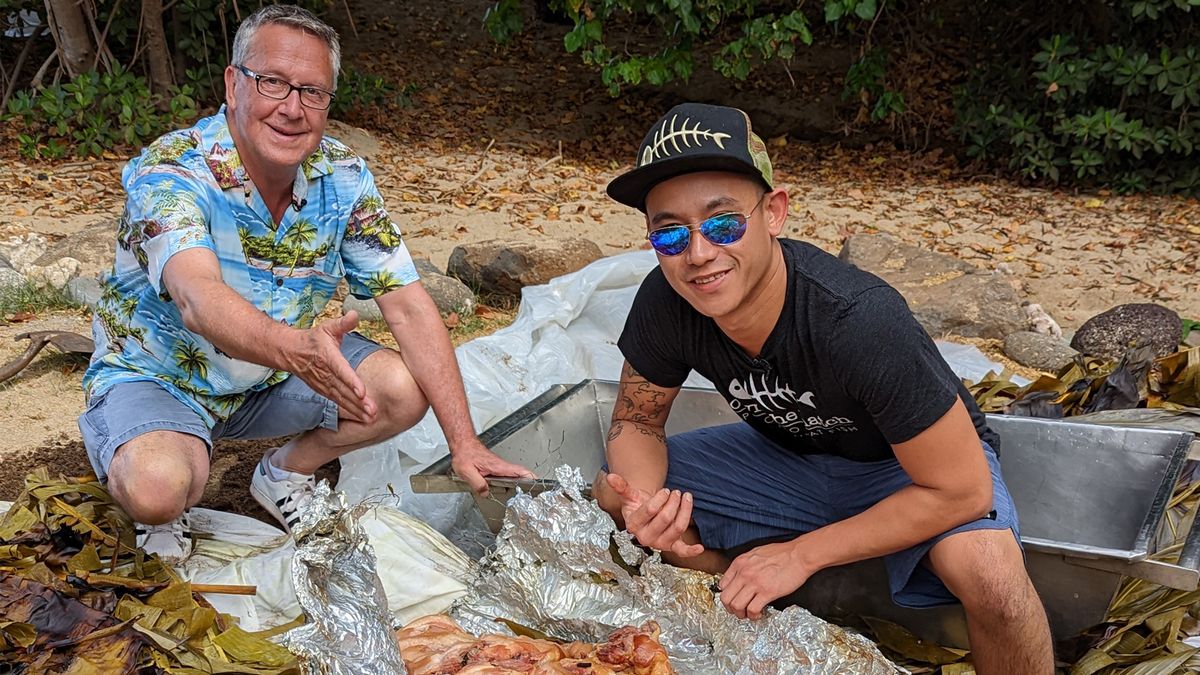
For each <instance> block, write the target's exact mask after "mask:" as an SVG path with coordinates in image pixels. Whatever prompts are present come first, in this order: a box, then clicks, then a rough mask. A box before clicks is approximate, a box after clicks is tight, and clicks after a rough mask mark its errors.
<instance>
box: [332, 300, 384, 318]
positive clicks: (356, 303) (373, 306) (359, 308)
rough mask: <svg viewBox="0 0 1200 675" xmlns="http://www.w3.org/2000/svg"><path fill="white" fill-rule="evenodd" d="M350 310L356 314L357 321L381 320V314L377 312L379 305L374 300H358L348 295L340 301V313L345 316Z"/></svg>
mask: <svg viewBox="0 0 1200 675" xmlns="http://www.w3.org/2000/svg"><path fill="white" fill-rule="evenodd" d="M350 310H354V311H356V312H358V320H359V321H382V320H383V314H381V313H380V312H379V304H378V303H377V302H375V301H374V300H360V299H358V298H356V297H354V296H353V295H348V296H346V299H345V300H343V301H342V313H343V314H347V313H349V312H350Z"/></svg>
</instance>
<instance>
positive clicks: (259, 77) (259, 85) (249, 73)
mask: <svg viewBox="0 0 1200 675" xmlns="http://www.w3.org/2000/svg"><path fill="white" fill-rule="evenodd" d="M233 67H234V68H237V69H238V70H239V71H241V73H242V74H243V75H245V76H246V77H249V78H250V79H252V80H254V89H255V90H256V91H258V93H260V94H262V95H263V96H266V97H267V98H269V99H272V100H275V101H284V100H287V97H289V96H291V95H292V92H293V91H295V92H299V94H300V105H302V106H304V107H305V108H308V109H310V110H329V107H330V106H332V105H333V99H335V98H337V95H336V94H334V93H333V92H331V91H326V90H324V89H322V88H320V87H312V86H303V87H297V86H296V85H294V84H292V83H291V82H288V81H287V80H284V79H283V78H281V77H276V76H274V75H263V74H262V73H256V72H254V71H253V70H250V69H249V68H247V67H246V66H243V65H242V64H240V63H235V64H233ZM264 79H267V80H276V81H278V82H279V83H280V84H282V85H285V86H286V87H287V88H288V90H287V93H285V94H284V95H283V96H276V95H275V94H271V93H268V92H265V91H263V80H264ZM306 91H310V92H314V91H315V92H319V93H321V94H324V95H325V96H328V97H329V100H328V101H327V102H326V103H325V106H324V107H320V106H315V105H311V104H309V103H306V102H305V101H304V92H306ZM310 95H311V94H310Z"/></svg>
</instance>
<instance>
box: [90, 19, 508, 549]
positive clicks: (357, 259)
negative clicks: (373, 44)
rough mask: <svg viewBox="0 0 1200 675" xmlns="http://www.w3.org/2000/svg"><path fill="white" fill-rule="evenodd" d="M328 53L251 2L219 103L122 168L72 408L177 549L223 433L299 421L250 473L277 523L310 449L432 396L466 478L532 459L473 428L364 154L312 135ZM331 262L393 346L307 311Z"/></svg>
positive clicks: (96, 453)
mask: <svg viewBox="0 0 1200 675" xmlns="http://www.w3.org/2000/svg"><path fill="white" fill-rule="evenodd" d="M339 61H340V50H339V46H338V38H337V34H336V33H335V32H334V30H333V29H332V28H330V27H329V26H327V25H325V24H324V23H322V22H321V21H319V20H318V19H317V18H316V17H314V16H313V15H312V14H310V13H309V12H308V11H306V10H303V9H300V8H297V7H291V6H286V5H271V6H267V7H264V8H263V9H261V10H259V11H258V12H256V13H255V14H253V15H251V16H249V17H248V18H247V19H246V20H245V21H244V22H243V23H242V25H241V26H240V27H239V29H238V32H237V35H236V37H235V39H234V45H233V63H232V64H230V65H229V66H228V67H227V68H226V69H225V90H226V99H225V105H224V106H223V107H222V108H221V109H220V110H219V111H218V112H217V114H216V115H214V116H212V117H209V118H206V119H202V120H200V121H199V122H198V123H197V124H196V125H195V126H194V127H192V128H190V129H185V130H181V131H177V132H174V133H170V134H167V135H165V136H163V137H162V138H160V139H158V140H157V141H155V142H154V143H152V144H151V145H150V146H149V147H147V148H146V149H145V150H144V151H143V152H142V154H141V156H140V157H138V158H136V159H134V160H132V161H131V162H130V163H129V164H128V166H126V168H125V171H124V174H123V176H122V180H123V183H124V186H125V190H126V192H127V194H128V198H127V200H126V205H125V213H124V215H123V216H122V218H121V224H120V231H119V234H118V241H117V259H116V264H115V266H114V269H113V271H112V273H111V274H110V275H109V277H108V278H107V279H106V280H105V282H104V286H105V292H104V295H103V298H102V300H101V303H100V306H99V307H98V308H97V311H96V320H95V324H94V335H95V339H96V345H97V348H96V353H95V354H94V355H93V358H92V363H91V366H90V367H89V368H88V371H87V374H86V376H85V378H84V388H85V390H86V392H87V396H88V407H87V410H86V412H85V413H84V414H83V415H82V416H81V417H80V422H79V426H80V429H81V431H82V433H83V437H84V441H85V444H86V446H87V450H88V456H89V458H90V460H91V462H92V465H93V466H94V467H95V469H96V471H97V473H98V475H99V476H100V477H101V478H102V479H105V480H107V483H108V488H109V491H110V492H111V493H112V495H113V497H114V498H115V499H116V501H117V502H118V503H119V504H120V505H121V506H122V507H123V508H125V510H126V511H127V512H128V513H129V514H130V515H131V516H132V517H133V519H134V520H135V521H136V522H137V523H139V525H138V543H139V544H140V545H142V546H143V547H145V548H146V549H147V550H150V551H153V552H157V553H160V554H161V555H163V556H164V557H165V558H168V559H171V560H176V561H177V560H179V559H181V558H183V557H185V556H186V555H187V554H188V553H189V552H190V539H189V531H188V526H187V513H186V511H187V509H188V507H190V506H192V505H194V504H196V503H197V502H198V501H199V500H200V497H201V495H202V493H203V490H204V485H205V482H206V480H207V478H208V470H209V459H210V452H211V447H212V442H213V440H215V439H218V438H272V437H278V436H285V435H291V434H297V433H298V434H299V435H298V436H296V437H294V438H293V439H291V440H290V441H289V442H288V443H286V444H285V445H283V446H282V447H279V448H276V449H274V450H272V451H270V452H268V453H266V455H265V456H264V457H263V458H262V461H261V462H260V463H259V465H258V467H257V468H256V469H255V471H254V475H253V478H252V482H251V488H250V490H251V493H252V494H253V496H254V497H255V499H256V500H257V501H258V502H259V503H261V504H262V506H263V508H265V509H266V510H267V511H268V512H269V513H271V515H272V516H274V517H275V518H276V519H277V520H279V522H280V524H281V525H282V526H283V527H284V528H285V529H289V530H290V528H291V526H292V525H293V524H294V523H295V521H296V518H297V517H298V515H297V514H298V512H299V509H300V508H301V507H302V506H303V505H304V504H305V503H306V501H307V500H308V499H309V496H310V494H311V490H312V486H313V472H314V471H315V470H316V469H317V468H318V467H320V466H321V465H323V464H325V463H326V462H329V461H331V460H333V459H335V458H337V457H339V456H341V455H344V454H346V453H348V452H350V451H352V450H354V449H356V448H360V447H363V446H365V445H369V444H372V443H376V442H379V441H382V440H384V439H387V438H389V437H391V436H393V435H395V434H397V433H399V432H401V431H403V430H405V429H407V428H409V427H411V426H412V425H413V424H415V423H416V422H417V421H418V420H420V419H421V418H422V417H423V416H424V415H425V413H426V411H427V410H428V409H429V407H430V406H432V408H433V410H434V413H435V414H436V416H437V419H438V421H439V423H440V424H441V426H442V429H443V431H444V432H445V435H446V439H447V442H448V444H449V447H450V452H451V454H452V455H453V462H454V468H455V470H456V471H457V472H458V473H459V474H460V475H461V476H463V477H464V478H465V479H466V480H467V481H468V482H469V483H470V484H471V486H472V487H473V488H474V489H476V490H477V491H480V492H485V491H486V490H487V486H486V482H485V480H484V478H483V475H486V474H493V475H501V476H529V475H531V474H530V473H529V472H528V471H526V470H525V469H523V468H521V467H520V466H517V465H514V464H510V463H508V462H505V461H503V460H501V459H499V458H498V457H496V456H495V455H494V454H492V453H491V452H490V451H489V450H488V449H487V448H485V447H484V446H483V445H482V444H481V443H480V442H479V439H478V437H477V436H476V435H475V431H474V428H473V426H472V424H471V418H470V415H469V413H468V408H467V401H466V395H465V393H464V389H463V384H462V378H461V376H460V374H459V371H458V365H457V363H456V361H455V358H454V351H453V349H452V347H451V344H450V340H449V338H448V336H447V334H446V329H445V327H444V326H443V324H442V322H441V319H440V317H439V315H438V311H437V309H436V307H435V306H434V304H433V302H432V300H431V299H430V297H429V295H428V294H427V293H426V291H425V290H424V289H423V288H422V286H421V284H420V282H419V280H418V277H417V272H416V270H415V268H414V267H413V263H412V259H411V258H410V256H409V253H408V250H407V249H406V248H405V245H404V242H403V241H402V240H401V237H400V230H399V228H398V227H397V226H396V225H395V224H394V223H393V222H392V221H391V220H390V219H389V218H388V215H387V212H386V211H385V210H384V207H383V200H382V199H381V198H380V195H379V192H378V191H377V190H376V188H375V183H374V180H373V178H372V176H371V172H370V171H368V170H367V167H366V165H365V163H364V162H363V160H362V159H360V158H359V157H357V156H355V154H354V153H353V152H352V151H351V150H349V149H348V148H347V147H346V146H344V145H342V144H341V143H338V142H337V141H335V140H333V139H330V138H325V137H324V136H323V134H324V131H325V123H326V120H327V117H328V109H329V106H330V104H331V102H332V100H333V92H334V91H335V90H336V87H337V72H338V67H339ZM341 279H346V280H347V281H348V282H349V286H350V292H351V293H353V294H354V295H355V296H358V297H361V298H374V299H375V301H376V302H377V303H378V305H379V308H380V311H381V312H382V314H383V317H384V319H385V320H386V321H387V324H388V327H389V328H390V330H391V333H392V335H393V336H394V337H395V339H396V342H397V344H398V345H399V347H400V350H399V352H397V351H393V350H391V349H385V348H382V347H381V346H380V345H378V344H376V343H374V342H371V341H370V340H367V339H366V338H364V337H361V336H359V335H358V334H356V333H352V332H351V331H352V330H353V329H354V327H355V326H356V325H357V322H358V320H357V317H356V316H355V314H354V313H353V312H351V313H350V314H347V315H346V316H343V317H341V318H336V319H330V320H328V321H325V322H322V323H320V324H316V317H317V316H318V315H319V314H320V312H321V310H322V308H323V307H325V305H326V303H327V302H328V301H329V300H330V298H331V297H332V295H333V292H334V289H335V287H336V285H337V284H338V282H339V281H340V280H341ZM314 324H316V325H314Z"/></svg>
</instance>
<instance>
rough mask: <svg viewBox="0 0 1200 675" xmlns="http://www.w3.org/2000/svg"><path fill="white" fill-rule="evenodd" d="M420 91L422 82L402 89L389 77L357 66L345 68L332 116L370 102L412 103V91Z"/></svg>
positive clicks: (388, 103)
mask: <svg viewBox="0 0 1200 675" xmlns="http://www.w3.org/2000/svg"><path fill="white" fill-rule="evenodd" d="M418 91H420V86H418V85H416V84H413V83H409V84H406V85H404V86H403V87H401V88H400V89H399V90H397V89H396V86H395V85H394V84H392V83H391V82H390V81H388V80H387V79H385V78H383V77H381V76H379V75H372V74H370V73H365V72H362V71H360V70H357V69H355V68H344V69H343V73H342V75H341V77H339V78H338V87H337V94H336V96H334V98H333V105H332V106H330V109H329V114H330V116H331V117H342V116H343V115H345V114H346V113H347V112H349V111H351V110H354V109H356V108H361V107H370V106H383V107H387V106H400V107H402V108H408V107H411V106H412V96H413V94H415V93H417V92H418Z"/></svg>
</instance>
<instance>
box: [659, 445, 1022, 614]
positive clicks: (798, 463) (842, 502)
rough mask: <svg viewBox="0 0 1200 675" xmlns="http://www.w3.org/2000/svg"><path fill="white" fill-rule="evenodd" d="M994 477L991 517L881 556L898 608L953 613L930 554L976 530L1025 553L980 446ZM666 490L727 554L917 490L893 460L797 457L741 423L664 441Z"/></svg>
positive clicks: (1008, 500) (1004, 493)
mask: <svg viewBox="0 0 1200 675" xmlns="http://www.w3.org/2000/svg"><path fill="white" fill-rule="evenodd" d="M983 448H984V452H985V454H986V455H987V460H988V466H990V467H991V473H992V508H993V512H992V513H991V514H989V515H988V516H987V517H985V518H981V519H979V520H976V521H973V522H970V523H966V524H964V525H960V526H958V527H956V528H954V529H952V530H950V531H948V532H944V533H942V534H940V535H938V536H936V537H934V538H932V539H930V540H928V541H925V542H923V543H921V544H918V545H916V546H913V547H912V548H908V549H905V550H903V551H898V552H896V553H893V554H891V555H887V556H884V563H885V564H886V566H887V571H888V584H889V586H890V587H891V592H892V601H893V602H895V603H896V604H897V605H900V606H902V607H913V608H925V607H937V606H939V605H949V604H956V603H957V602H958V599H957V598H955V597H954V595H953V594H952V593H951V592H950V590H949V589H948V588H946V585H945V584H943V583H942V581H941V580H940V579H938V578H937V576H936V575H934V574H933V572H932V571H930V570H929V569H928V568H927V567H925V566H924V565H921V561H922V559H924V558H925V555H926V554H927V553H929V550H930V549H931V548H933V545H934V544H936V543H938V542H939V541H941V540H942V539H945V538H946V537H948V536H950V535H952V534H957V533H959V532H968V531H971V530H1004V529H1007V530H1011V531H1012V533H1013V536H1014V537H1016V539H1017V543H1018V545H1020V541H1021V536H1020V530H1019V529H1018V524H1017V511H1016V507H1014V506H1013V501H1012V497H1011V496H1010V495H1009V494H1008V488H1007V487H1005V485H1004V479H1003V478H1002V477H1001V475H1000V462H999V460H998V459H997V457H996V453H995V451H993V450H992V449H991V448H990V447H988V446H987V444H984V446H983ZM667 455H668V467H667V481H666V487H668V488H670V489H673V490H681V491H686V492H691V493H692V496H693V498H694V506H693V510H692V520H693V521H694V522H695V524H696V527H697V529H698V530H699V532H700V541H701V542H702V543H703V544H704V545H705V546H706V547H709V548H716V549H723V550H730V549H739V548H745V547H746V546H747V545H748V544H760V543H766V542H768V541H782V540H790V539H794V538H796V537H798V536H800V535H801V534H804V533H806V532H811V531H813V530H816V529H818V528H821V527H824V526H825V525H828V524H829V523H833V522H837V521H839V520H845V519H846V518H850V517H851V516H854V515H857V514H859V513H862V512H863V511H865V510H867V509H868V508H870V507H872V506H874V505H875V504H877V503H879V502H880V501H882V500H883V499H884V498H886V497H887V496H889V495H891V494H892V493H894V492H896V491H897V490H899V489H901V488H903V487H905V486H908V485H911V484H912V481H911V480H910V479H909V477H908V474H907V473H905V471H904V469H903V468H902V467H901V466H900V463H899V462H898V461H896V460H895V459H894V458H893V459H887V460H883V461H878V462H854V461H851V460H848V459H843V458H841V457H834V456H832V455H797V454H796V453H794V452H790V451H788V450H786V449H784V448H782V447H780V446H778V445H776V444H775V443H774V442H772V441H771V440H769V439H767V438H766V437H764V436H763V435H762V434H760V433H758V432H757V431H755V430H754V429H753V428H751V427H750V426H749V425H747V424H744V423H741V422H738V423H734V424H727V425H723V426H716V427H707V428H703V429H696V430H693V431H689V432H686V433H682V434H675V435H673V436H671V437H669V438H668V440H667Z"/></svg>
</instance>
